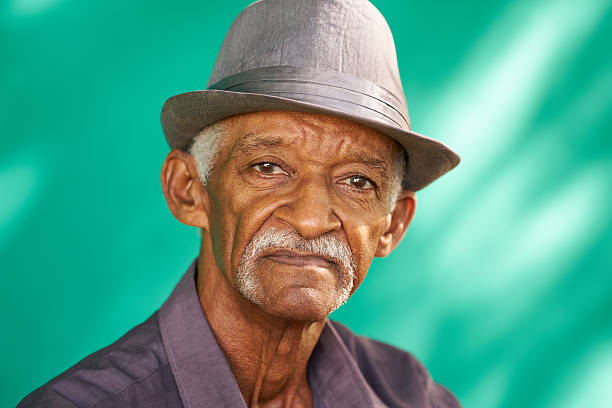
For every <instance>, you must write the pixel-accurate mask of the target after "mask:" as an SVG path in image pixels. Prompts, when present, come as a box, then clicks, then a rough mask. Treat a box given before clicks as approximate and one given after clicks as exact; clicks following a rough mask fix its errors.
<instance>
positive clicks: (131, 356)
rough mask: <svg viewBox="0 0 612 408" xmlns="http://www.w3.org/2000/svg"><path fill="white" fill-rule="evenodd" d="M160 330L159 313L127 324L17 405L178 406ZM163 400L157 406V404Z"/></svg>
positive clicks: (55, 407)
mask: <svg viewBox="0 0 612 408" xmlns="http://www.w3.org/2000/svg"><path fill="white" fill-rule="evenodd" d="M173 387H176V386H175V384H174V380H173V378H172V373H171V371H170V367H169V365H168V359H167V357H166V353H165V351H164V347H163V343H162V339H161V335H160V332H159V324H158V314H157V312H156V313H154V314H153V315H151V317H149V318H148V319H147V320H146V321H145V322H143V323H141V324H139V325H138V326H136V327H134V328H132V329H131V330H130V331H128V332H127V333H125V334H124V335H123V336H122V337H121V338H119V339H118V340H117V341H116V342H114V343H113V344H111V345H109V346H107V347H105V348H103V349H100V350H98V351H96V352H95V353H93V354H90V355H89V356H87V357H85V358H84V359H82V360H81V361H79V362H78V363H77V364H75V365H74V366H72V367H71V368H69V369H68V370H66V371H65V372H63V373H62V374H60V375H59V376H57V377H55V378H53V379H52V380H50V381H49V382H48V383H46V384H45V385H43V386H41V387H40V388H38V389H36V390H34V391H33V392H32V393H31V394H29V395H27V396H26V397H25V398H24V399H23V400H22V401H21V402H20V403H19V405H18V406H17V407H18V408H34V407H53V408H60V407H61V408H64V407H65V408H74V407H96V408H103V407H111V406H112V407H123V406H126V407H127V406H151V407H152V406H174V405H176V406H180V403H178V401H179V400H180V399H179V400H177V404H172V403H171V402H170V401H166V402H165V403H164V402H162V401H161V400H160V398H161V399H162V400H163V398H166V399H168V398H179V397H178V391H176V393H174V392H170V393H168V390H172V391H173V389H172V388H173ZM153 401H155V403H156V404H159V403H162V405H156V404H154V403H152V402H153Z"/></svg>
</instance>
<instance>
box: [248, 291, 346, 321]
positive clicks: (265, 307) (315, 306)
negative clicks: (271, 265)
mask: <svg viewBox="0 0 612 408" xmlns="http://www.w3.org/2000/svg"><path fill="white" fill-rule="evenodd" d="M264 298H265V299H266V300H265V301H261V302H257V305H258V306H259V308H260V309H261V310H262V311H263V312H264V313H266V314H269V315H271V316H274V317H278V318H281V319H285V320H292V321H303V322H316V321H322V320H325V319H326V318H327V316H329V314H330V313H331V312H333V311H334V310H335V309H336V308H337V307H338V306H340V305H339V303H344V301H341V302H339V301H338V299H337V297H333V296H329V294H323V293H321V292H320V291H319V290H317V289H314V288H310V287H291V288H284V289H283V290H281V291H279V293H276V294H274V296H269V297H268V296H266V297H264Z"/></svg>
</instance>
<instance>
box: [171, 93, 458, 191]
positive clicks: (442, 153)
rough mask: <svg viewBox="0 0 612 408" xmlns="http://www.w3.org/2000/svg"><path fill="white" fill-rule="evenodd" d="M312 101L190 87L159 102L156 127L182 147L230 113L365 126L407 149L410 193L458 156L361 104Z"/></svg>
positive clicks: (455, 161) (451, 165)
mask: <svg viewBox="0 0 612 408" xmlns="http://www.w3.org/2000/svg"><path fill="white" fill-rule="evenodd" d="M301 96H302V97H303V95H301ZM313 102H316V100H313ZM313 102H303V101H300V100H295V99H291V98H287V97H282V96H275V95H264V94H255V93H247V92H233V91H224V90H201V91H193V92H187V93H182V94H179V95H175V96H173V97H171V98H169V99H168V100H167V101H166V103H164V106H163V108H162V112H161V125H162V129H163V131H164V134H165V136H166V141H167V142H168V145H169V146H170V148H171V149H177V148H178V149H183V150H184V149H187V148H188V147H189V145H190V142H191V139H192V138H193V137H194V136H195V135H196V134H197V133H198V132H199V131H200V130H202V129H203V128H204V127H206V126H208V125H211V124H213V123H215V122H217V121H219V120H221V119H225V118H228V117H230V116H234V115H239V114H242V113H250V112H258V111H272V110H281V111H295V112H308V113H323V114H328V115H333V116H337V117H341V118H344V119H348V120H350V121H353V122H356V123H359V124H362V125H365V126H369V127H371V128H373V129H376V130H378V131H379V132H381V133H383V134H385V135H387V136H390V137H392V138H393V139H395V140H396V141H398V142H399V143H400V144H401V145H402V146H403V147H404V149H406V151H407V152H408V175H407V178H406V187H407V188H408V189H410V190H412V191H417V190H420V189H422V188H423V187H426V186H427V185H429V184H430V183H431V182H433V181H434V180H436V179H437V178H439V177H440V176H442V175H443V174H445V173H446V172H448V171H450V170H452V169H453V168H454V167H456V166H457V165H458V164H459V161H460V158H459V155H458V154H457V153H455V152H454V151H453V150H451V149H450V148H449V147H448V146H446V145H445V144H443V143H441V142H439V141H437V140H434V139H431V138H429V137H427V136H424V135H421V134H419V133H416V132H413V131H411V130H405V129H402V128H401V127H399V126H393V125H390V124H388V123H385V122H382V121H380V120H376V119H374V118H372V115H371V114H368V112H367V108H366V107H363V106H359V105H355V104H352V103H349V102H347V105H350V106H347V107H346V109H342V107H340V109H338V108H330V107H327V106H325V105H322V104H320V103H313Z"/></svg>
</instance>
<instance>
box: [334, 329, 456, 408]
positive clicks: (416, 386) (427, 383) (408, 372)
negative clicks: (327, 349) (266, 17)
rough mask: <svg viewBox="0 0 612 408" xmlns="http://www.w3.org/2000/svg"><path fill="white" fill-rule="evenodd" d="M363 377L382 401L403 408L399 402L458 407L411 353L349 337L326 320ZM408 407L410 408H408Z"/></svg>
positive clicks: (350, 335)
mask: <svg viewBox="0 0 612 408" xmlns="http://www.w3.org/2000/svg"><path fill="white" fill-rule="evenodd" d="M330 323H331V325H332V326H333V327H334V328H335V329H336V331H337V332H338V334H339V335H340V338H341V339H342V341H343V343H344V345H345V346H346V347H347V349H348V350H349V352H350V353H351V355H352V356H353V358H354V359H355V361H356V363H357V365H358V366H359V369H360V370H361V372H362V374H363V376H364V377H365V379H366V381H367V382H368V384H370V386H371V387H372V388H373V389H374V391H375V392H376V393H377V394H378V396H379V397H381V399H383V401H386V402H387V403H388V405H391V406H404V405H403V404H402V401H414V402H415V405H418V406H427V407H432V408H457V407H460V405H459V402H458V401H457V399H456V398H455V397H454V396H453V394H451V392H450V391H448V390H447V389H446V388H445V387H444V386H442V385H440V384H438V383H436V382H435V381H433V379H432V378H431V375H430V374H429V372H428V371H427V369H426V368H425V366H423V364H421V363H420V362H419V361H418V360H417V359H416V358H415V357H414V356H413V355H412V354H411V353H408V352H406V351H404V350H401V349H399V348H397V347H393V346H391V345H389V344H386V343H382V342H380V341H376V340H372V339H369V338H367V337H364V336H359V335H356V334H355V333H353V332H352V331H351V330H350V329H349V328H348V327H346V326H345V325H343V324H341V323H338V322H335V321H332V320H330ZM411 406H412V405H411Z"/></svg>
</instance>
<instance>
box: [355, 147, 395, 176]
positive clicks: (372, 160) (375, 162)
mask: <svg viewBox="0 0 612 408" xmlns="http://www.w3.org/2000/svg"><path fill="white" fill-rule="evenodd" d="M349 160H352V161H356V162H359V163H363V164H365V165H366V166H368V167H370V168H371V169H374V170H376V171H378V172H379V173H380V175H381V177H383V178H386V179H387V178H389V175H388V165H387V162H386V161H385V160H382V159H379V158H378V157H375V156H371V155H369V154H368V153H365V152H353V153H351V154H350V155H349Z"/></svg>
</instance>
